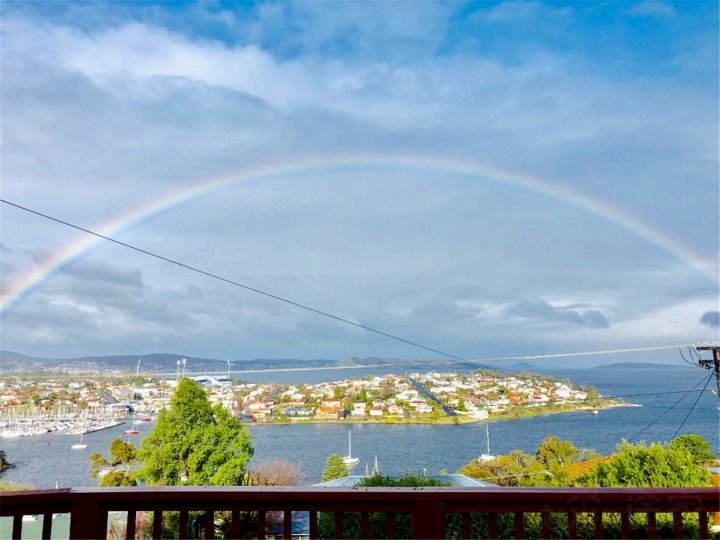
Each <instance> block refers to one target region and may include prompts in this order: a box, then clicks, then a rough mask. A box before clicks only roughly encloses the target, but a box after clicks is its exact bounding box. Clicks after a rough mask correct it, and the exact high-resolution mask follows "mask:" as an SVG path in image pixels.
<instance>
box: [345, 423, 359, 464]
mask: <svg viewBox="0 0 720 540" xmlns="http://www.w3.org/2000/svg"><path fill="white" fill-rule="evenodd" d="M359 461H360V458H356V457H352V433H351V432H350V431H348V455H347V456H345V457H343V462H344V463H345V465H348V466H353V465H357V464H358V463H359Z"/></svg>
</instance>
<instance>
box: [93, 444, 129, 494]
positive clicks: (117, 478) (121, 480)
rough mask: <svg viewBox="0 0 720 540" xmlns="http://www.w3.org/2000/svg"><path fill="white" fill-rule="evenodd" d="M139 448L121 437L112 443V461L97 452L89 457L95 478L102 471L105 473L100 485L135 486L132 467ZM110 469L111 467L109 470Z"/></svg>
mask: <svg viewBox="0 0 720 540" xmlns="http://www.w3.org/2000/svg"><path fill="white" fill-rule="evenodd" d="M136 456H137V448H135V446H134V445H132V444H130V443H126V442H125V441H123V440H122V439H121V438H120V437H118V438H116V439H113V441H112V442H111V443H110V461H108V460H107V459H105V456H103V455H102V454H100V453H99V452H96V453H94V454H92V455H91V456H90V458H89V462H90V468H91V469H92V476H93V478H97V477H98V476H100V471H102V470H105V474H104V475H103V476H102V478H101V479H100V483H99V485H100V487H120V486H135V485H137V481H136V480H135V477H134V473H133V471H132V467H133V466H134V465H135V463H136V461H137V457H136ZM108 469H110V470H109V471H108Z"/></svg>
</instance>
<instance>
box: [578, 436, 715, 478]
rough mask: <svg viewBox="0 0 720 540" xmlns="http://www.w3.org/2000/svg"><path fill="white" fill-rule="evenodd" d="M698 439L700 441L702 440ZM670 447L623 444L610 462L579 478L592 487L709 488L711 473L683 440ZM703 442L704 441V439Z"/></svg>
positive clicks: (666, 445) (601, 464) (671, 444)
mask: <svg viewBox="0 0 720 540" xmlns="http://www.w3.org/2000/svg"><path fill="white" fill-rule="evenodd" d="M698 439H700V440H703V439H702V438H701V437H698ZM677 440H678V439H675V440H674V441H672V442H671V443H670V444H661V443H652V444H650V445H649V446H648V445H646V444H645V443H644V442H640V443H638V444H630V443H628V442H627V441H624V442H622V443H621V444H620V445H619V446H618V449H617V452H616V453H615V454H614V455H613V456H612V459H608V460H607V461H603V462H601V463H599V464H598V465H597V467H595V468H594V469H593V470H592V471H590V472H589V473H588V474H586V475H584V476H582V477H581V478H579V479H578V485H581V486H593V487H710V486H712V485H713V484H712V478H711V476H710V472H709V471H708V470H707V469H706V468H705V467H703V466H701V465H699V464H698V463H697V462H696V460H695V458H694V456H693V454H692V452H691V451H690V450H689V449H688V448H687V447H686V446H685V445H684V444H683V441H680V442H676V441H677ZM703 441H704V440H703Z"/></svg>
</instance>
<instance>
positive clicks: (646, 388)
mask: <svg viewBox="0 0 720 540" xmlns="http://www.w3.org/2000/svg"><path fill="white" fill-rule="evenodd" d="M378 372H379V370H375V371H373V370H358V373H354V372H351V371H348V372H345V371H343V372H339V371H332V372H325V373H324V374H323V372H291V373H282V372H277V373H272V374H271V373H260V374H252V375H246V374H243V376H242V377H243V379H245V380H251V381H272V382H295V383H301V382H319V381H322V380H337V379H339V378H346V377H352V376H356V375H368V374H375V373H378ZM545 372H546V373H548V374H550V375H554V376H556V377H559V378H568V379H570V380H571V381H573V383H577V384H592V385H594V386H596V387H598V388H599V390H600V392H601V393H602V394H603V395H611V396H629V397H628V398H627V401H629V402H633V403H636V404H640V405H642V407H618V408H612V409H605V410H602V411H600V414H598V415H592V414H590V413H588V412H574V413H564V414H553V415H541V416H536V417H532V418H525V419H519V420H503V421H497V422H492V423H491V424H490V444H491V450H492V453H494V454H502V453H506V452H509V451H511V450H514V449H520V450H523V451H525V452H533V451H534V450H535V448H536V447H537V446H538V445H539V444H540V442H541V441H542V440H543V439H544V438H545V437H548V436H550V435H557V436H559V437H561V438H562V439H565V440H570V441H572V442H573V443H574V444H575V446H577V447H582V448H593V449H595V450H597V451H598V452H600V453H602V454H609V453H611V452H612V451H613V450H614V449H615V447H616V445H617V444H618V443H619V442H620V441H621V440H622V439H631V438H633V437H634V436H635V435H636V434H637V433H638V432H639V431H640V430H642V429H643V428H644V427H646V426H648V425H649V424H651V423H652V425H651V426H650V427H649V428H648V429H647V430H646V431H645V432H644V433H643V434H642V435H641V436H639V437H638V439H640V440H647V441H667V440H669V439H671V438H672V437H673V436H674V434H675V432H676V431H677V430H678V428H679V427H680V425H681V424H682V423H683V421H684V425H683V427H682V428H681V429H680V431H679V432H678V434H679V435H681V434H684V433H696V434H699V435H702V436H703V437H704V438H705V439H706V440H708V441H709V442H710V443H711V444H712V446H713V450H714V452H715V453H716V454H720V441H719V437H720V435H719V429H720V428H719V425H720V423H719V422H720V416H719V415H720V411H718V403H720V402H719V401H718V398H717V397H716V396H715V395H713V394H712V393H711V392H710V389H711V388H714V381H711V383H710V385H708V389H707V390H706V391H705V392H703V393H702V394H699V392H692V393H690V394H688V395H687V397H686V398H685V399H684V400H682V401H680V403H678V404H677V405H676V406H675V407H674V408H672V409H671V410H669V411H667V409H668V408H669V407H670V406H671V405H673V404H675V403H676V402H677V401H678V400H680V398H681V397H682V396H683V394H667V395H650V396H641V395H640V396H638V395H636V394H649V393H657V392H666V391H678V390H689V389H690V388H692V387H693V386H695V384H696V383H698V382H699V381H700V380H701V379H702V378H703V376H707V375H708V374H709V373H708V372H706V371H702V370H700V369H698V368H694V369H693V368H687V369H676V368H674V369H662V368H660V369H607V368H595V369H583V370H551V369H547V370H545ZM699 388H702V385H700V387H699ZM698 395H700V398H699V399H698V401H697V404H695V406H694V408H693V405H694V402H695V400H696V398H697V397H698ZM666 411H667V412H666ZM688 415H689V416H688ZM686 417H687V419H686ZM153 426H154V422H153V423H146V424H138V425H137V426H136V427H137V429H138V430H139V431H140V435H138V436H135V437H131V439H133V440H135V442H139V440H140V439H142V437H143V435H145V434H147V433H148V432H149V431H150V430H151V429H152V428H153ZM125 429H127V424H126V425H125V426H120V427H117V428H113V429H109V430H106V431H101V432H96V433H90V434H88V435H86V436H85V438H84V442H85V443H86V444H87V448H86V449H85V450H80V451H75V450H71V449H70V445H71V444H73V443H74V442H78V436H69V435H62V434H56V433H51V434H46V435H39V436H33V437H22V438H18V439H0V449H3V450H5V451H6V453H7V457H8V459H9V461H11V462H12V463H14V464H15V465H16V467H15V468H13V469H10V470H8V471H7V472H6V473H5V474H4V475H3V479H4V480H9V481H14V482H18V483H24V484H30V485H32V486H34V487H36V488H53V487H55V486H56V485H57V486H59V487H70V486H94V485H97V480H95V479H93V478H92V477H91V476H90V468H89V466H88V464H87V460H88V456H89V455H90V454H92V453H93V452H103V453H107V449H108V446H109V444H110V441H112V440H113V439H114V438H116V437H118V436H122V433H123V431H124V430H125ZM348 430H352V441H353V455H356V456H358V457H359V458H360V460H361V462H360V464H359V465H358V466H357V467H356V468H355V470H356V471H358V472H364V470H365V464H366V463H367V464H369V465H370V467H372V464H373V462H374V460H375V456H377V459H378V463H379V466H380V470H381V472H383V473H387V474H400V473H403V472H421V471H422V470H423V468H426V469H427V472H428V474H431V473H438V472H439V471H440V470H442V469H445V470H447V471H448V472H454V471H456V470H457V469H458V468H460V467H462V466H463V465H464V464H466V463H467V462H468V461H469V460H470V459H472V458H474V457H477V455H479V454H480V453H483V452H485V448H486V435H485V433H486V429H485V424H484V423H477V424H465V425H458V426H454V425H423V424H394V425H389V424H350V425H344V424H313V425H274V426H273V425H270V426H252V427H250V431H251V434H252V441H253V445H254V447H255V458H254V463H259V462H263V461H271V460H274V459H275V458H279V459H282V460H285V461H289V462H292V463H296V464H298V465H299V466H300V469H301V474H302V477H303V478H302V482H301V483H302V484H313V483H316V482H319V481H320V476H321V474H322V471H323V469H324V467H325V460H326V459H327V456H328V455H329V454H332V453H339V454H341V455H345V454H346V453H347V440H348V435H347V434H348Z"/></svg>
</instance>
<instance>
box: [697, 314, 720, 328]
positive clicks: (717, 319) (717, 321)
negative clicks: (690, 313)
mask: <svg viewBox="0 0 720 540" xmlns="http://www.w3.org/2000/svg"><path fill="white" fill-rule="evenodd" d="M700 322H701V323H702V324H706V325H708V326H711V327H713V328H720V311H706V312H705V313H703V316H702V317H700Z"/></svg>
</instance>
